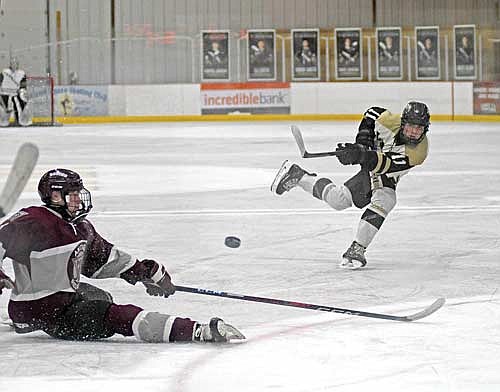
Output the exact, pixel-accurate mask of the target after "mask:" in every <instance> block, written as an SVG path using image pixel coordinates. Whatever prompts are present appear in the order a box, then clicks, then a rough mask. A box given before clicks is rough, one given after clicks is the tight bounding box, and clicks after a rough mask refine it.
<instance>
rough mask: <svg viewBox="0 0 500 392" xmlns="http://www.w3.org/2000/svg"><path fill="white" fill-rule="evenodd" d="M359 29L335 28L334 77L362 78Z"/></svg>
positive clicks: (361, 46)
mask: <svg viewBox="0 0 500 392" xmlns="http://www.w3.org/2000/svg"><path fill="white" fill-rule="evenodd" d="M362 43H363V40H362V35H361V29H335V53H336V56H335V78H336V79H351V80H355V79H362V78H363V45H362Z"/></svg>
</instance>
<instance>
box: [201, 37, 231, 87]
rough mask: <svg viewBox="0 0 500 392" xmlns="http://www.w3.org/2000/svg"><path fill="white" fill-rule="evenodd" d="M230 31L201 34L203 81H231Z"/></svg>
mask: <svg viewBox="0 0 500 392" xmlns="http://www.w3.org/2000/svg"><path fill="white" fill-rule="evenodd" d="M229 58H230V57H229V31H226V30H217V31H215V30H210V31H202V32H201V59H202V67H201V79H202V80H214V81H215V80H229Z"/></svg>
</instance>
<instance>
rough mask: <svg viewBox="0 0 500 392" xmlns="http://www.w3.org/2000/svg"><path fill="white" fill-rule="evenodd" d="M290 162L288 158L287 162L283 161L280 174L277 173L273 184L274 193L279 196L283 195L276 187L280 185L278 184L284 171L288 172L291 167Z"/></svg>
mask: <svg viewBox="0 0 500 392" xmlns="http://www.w3.org/2000/svg"><path fill="white" fill-rule="evenodd" d="M288 163H289V161H288V159H287V160H285V162H283V163H282V164H281V167H280V169H279V170H278V174H276V177H274V180H273V183H272V184H271V192H272V193H274V194H275V195H278V196H280V195H281V193H277V192H276V188H277V187H278V184H279V182H280V181H281V179H282V177H283V173H286V172H287V171H288V169H289V166H288Z"/></svg>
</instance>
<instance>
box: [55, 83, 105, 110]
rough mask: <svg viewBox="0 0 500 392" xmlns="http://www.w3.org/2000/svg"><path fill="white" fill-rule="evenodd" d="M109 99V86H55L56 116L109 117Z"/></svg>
mask: <svg viewBox="0 0 500 392" xmlns="http://www.w3.org/2000/svg"><path fill="white" fill-rule="evenodd" d="M108 98H109V95H108V87H107V86H73V85H71V86H55V87H54V100H55V105H54V106H55V108H54V112H55V113H54V114H55V116H56V117H72V116H75V117H76V116H107V115H108V114H109V109H108V106H109V99H108Z"/></svg>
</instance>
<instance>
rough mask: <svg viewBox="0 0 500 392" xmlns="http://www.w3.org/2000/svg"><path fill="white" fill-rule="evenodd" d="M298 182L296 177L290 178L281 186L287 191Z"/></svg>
mask: <svg viewBox="0 0 500 392" xmlns="http://www.w3.org/2000/svg"><path fill="white" fill-rule="evenodd" d="M298 182H299V180H298V179H296V178H291V179H290V180H288V181H287V182H285V183H284V184H283V188H285V190H287V191H289V190H290V189H292V188H293V187H295V186H296V185H297V184H298Z"/></svg>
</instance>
